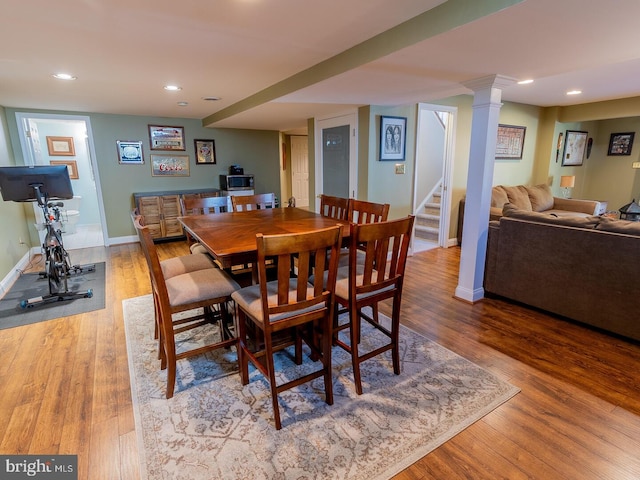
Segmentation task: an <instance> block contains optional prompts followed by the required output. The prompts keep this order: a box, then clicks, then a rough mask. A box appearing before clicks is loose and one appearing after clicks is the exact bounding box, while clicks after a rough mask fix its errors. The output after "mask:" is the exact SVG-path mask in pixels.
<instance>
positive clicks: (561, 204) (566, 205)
mask: <svg viewBox="0 0 640 480" xmlns="http://www.w3.org/2000/svg"><path fill="white" fill-rule="evenodd" d="M553 208H554V210H567V211H569V212H580V213H586V214H588V215H598V214H599V213H600V202H598V201H597V200H578V199H575V198H560V197H553Z"/></svg>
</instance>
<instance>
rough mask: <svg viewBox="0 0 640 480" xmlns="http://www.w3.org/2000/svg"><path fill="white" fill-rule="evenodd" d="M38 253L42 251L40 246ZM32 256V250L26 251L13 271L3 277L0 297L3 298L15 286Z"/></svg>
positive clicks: (0, 285) (0, 284)
mask: <svg viewBox="0 0 640 480" xmlns="http://www.w3.org/2000/svg"><path fill="white" fill-rule="evenodd" d="M32 251H33V249H32ZM37 253H40V249H39V248H38V249H37ZM30 258H31V252H27V253H25V254H24V256H23V257H22V258H21V259H20V261H19V262H18V263H17V264H16V266H15V267H13V268H12V269H11V271H10V272H9V273H8V274H7V275H6V276H5V277H4V278H3V279H2V281H1V282H0V298H3V297H4V296H5V295H6V294H7V292H8V291H9V289H10V288H11V287H12V286H13V284H14V283H15V282H16V280H17V279H18V277H19V276H20V272H21V271H22V270H24V269H25V268H26V267H27V265H29V259H30Z"/></svg>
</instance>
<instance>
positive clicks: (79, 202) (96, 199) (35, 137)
mask: <svg viewBox="0 0 640 480" xmlns="http://www.w3.org/2000/svg"><path fill="white" fill-rule="evenodd" d="M16 121H17V124H18V132H19V136H20V144H21V147H22V151H23V153H24V162H25V165H49V164H54V163H56V162H57V163H66V164H67V165H68V167H69V171H70V174H71V184H72V187H73V193H74V198H73V199H70V200H65V201H63V203H65V202H66V205H65V207H63V212H62V217H63V240H64V245H65V248H66V249H67V250H73V249H78V248H88V247H97V246H104V245H106V243H107V242H105V239H106V238H107V234H106V222H105V214H104V205H103V202H102V196H101V195H100V194H99V192H101V188H100V179H99V175H98V167H97V164H96V161H95V159H96V155H95V148H94V145H93V135H92V131H91V123H90V119H89V117H86V116H79V115H78V116H76V115H47V114H37V113H16ZM58 139H62V140H58ZM56 140H57V141H62V142H63V144H64V145H65V146H67V148H66V149H65V150H64V151H58V150H57V149H56V148H55V142H56ZM34 215H35V219H36V222H35V223H36V224H37V223H38V219H39V217H41V216H42V212H41V211H40V208H39V207H38V206H37V205H35V204H34ZM41 240H42V239H41Z"/></svg>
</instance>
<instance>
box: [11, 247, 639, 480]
mask: <svg viewBox="0 0 640 480" xmlns="http://www.w3.org/2000/svg"><path fill="white" fill-rule="evenodd" d="M159 250H160V252H161V255H162V256H163V257H170V256H174V255H179V254H186V253H188V250H187V247H186V243H185V242H173V243H166V244H160V245H159ZM71 255H72V261H73V263H89V262H97V261H105V262H106V263H107V284H106V293H107V295H106V308H105V309H104V310H100V311H97V312H90V313H87V314H82V315H75V316H72V317H66V318H60V319H57V320H52V321H48V322H42V323H39V324H35V325H28V326H25V327H17V328H12V329H7V330H0V385H1V388H0V405H2V408H1V410H0V453H2V454H12V453H23V454H26V453H33V454H42V453H51V454H56V453H59V454H64V453H66V454H78V457H79V458H78V460H79V476H78V478H80V479H83V480H85V479H90V480H95V479H109V480H113V479H122V480H135V479H138V478H139V471H138V464H137V442H136V436H135V430H134V419H133V409H132V404H131V394H130V389H129V372H128V365H127V359H126V346H125V337H124V329H123V321H122V300H123V299H124V298H130V297H135V296H139V295H144V294H147V293H149V292H150V287H149V277H148V273H147V270H146V265H145V263H144V258H143V256H142V252H141V250H140V248H139V246H138V245H137V244H130V245H121V246H115V247H110V248H101V247H100V248H90V249H85V250H80V251H72V252H71ZM458 261H459V249H458V248H449V249H447V250H442V249H435V250H431V251H427V252H422V253H420V254H417V255H415V256H414V257H411V258H410V259H409V261H408V267H407V279H406V281H405V292H404V298H403V308H402V317H401V318H402V321H403V323H404V324H406V325H407V326H409V327H411V328H413V329H414V330H416V331H418V332H420V333H422V334H423V335H425V336H427V337H428V338H429V339H431V340H433V341H435V342H437V343H439V344H440V345H442V346H444V347H446V348H449V349H450V350H452V351H454V352H456V353H458V354H459V355H462V356H464V357H466V358H468V359H469V360H471V361H473V362H475V363H477V364H479V365H481V366H483V367H484V368H486V369H488V370H490V371H492V372H495V373H496V374H498V375H501V376H502V377H503V378H505V379H506V380H508V381H510V382H511V383H513V384H514V385H517V386H518V387H520V388H521V389H522V391H521V393H519V394H518V395H516V397H514V398H513V399H511V400H510V401H509V402H507V403H506V404H504V405H502V406H501V407H499V408H498V409H496V410H495V411H493V412H492V413H490V414H489V415H487V416H486V417H484V418H483V419H482V420H480V421H478V422H476V423H475V424H473V425H472V426H471V427H469V428H467V429H466V430H464V431H463V432H462V433H460V434H459V435H457V436H456V437H455V438H453V439H452V440H451V441H449V442H447V443H446V444H444V445H443V446H441V447H440V448H438V449H437V450H435V451H434V452H432V453H431V454H429V455H427V456H426V457H424V458H423V459H421V460H420V461H418V462H417V463H416V464H414V465H413V466H411V467H410V468H408V469H406V470H405V471H404V472H402V473H400V474H398V475H397V476H396V478H397V479H402V480H418V479H447V480H451V479H491V480H494V479H497V478H505V479H520V478H527V479H544V480H549V479H559V480H560V479H566V480H574V479H580V480H589V479H611V480H625V479H629V480H630V479H638V478H640V345H639V344H638V343H634V342H631V341H628V340H625V339H622V338H619V337H615V336H612V335H608V334H605V333H602V332H598V331H596V330H593V329H590V328H587V327H584V326H581V325H578V324H575V323H572V322H569V321H566V320H562V319H559V318H556V317H553V316H550V315H547V314H544V313H542V312H539V311H536V310H532V309H528V308H526V307H522V306H520V305H515V304H512V303H510V302H506V301H503V300H500V299H493V298H489V299H486V300H484V301H483V302H479V303H477V304H475V305H470V304H467V303H465V302H462V301H459V300H456V299H454V298H453V297H452V295H453V291H454V289H455V286H456V278H457V273H458ZM35 269H36V270H37V269H38V267H37V266H36V267H35ZM381 310H382V311H385V313H388V307H387V306H383V307H382V308H381Z"/></svg>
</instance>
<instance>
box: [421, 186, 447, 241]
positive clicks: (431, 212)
mask: <svg viewBox="0 0 640 480" xmlns="http://www.w3.org/2000/svg"><path fill="white" fill-rule="evenodd" d="M441 199H442V185H440V187H439V188H438V189H437V190H436V191H434V192H433V193H432V195H431V198H429V199H427V202H426V203H425V204H424V208H423V209H422V211H421V212H418V213H416V225H415V236H416V238H419V239H422V240H425V241H427V242H434V243H437V242H438V231H439V229H440V203H441Z"/></svg>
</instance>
